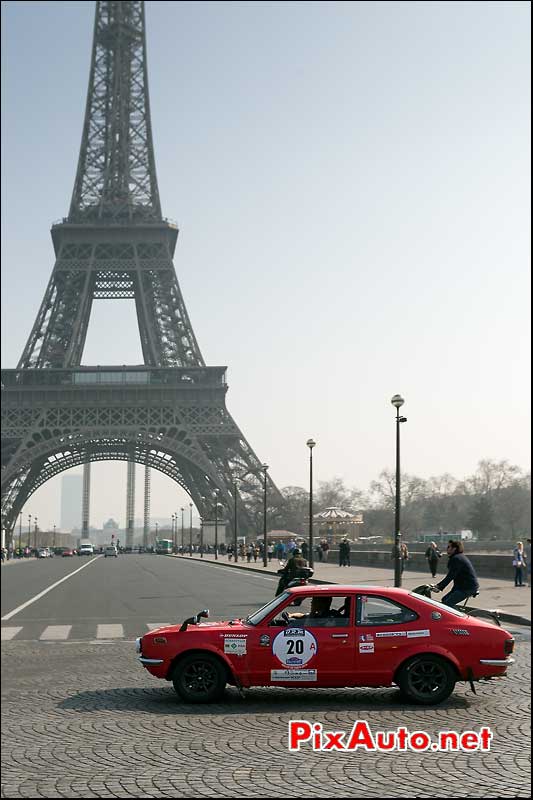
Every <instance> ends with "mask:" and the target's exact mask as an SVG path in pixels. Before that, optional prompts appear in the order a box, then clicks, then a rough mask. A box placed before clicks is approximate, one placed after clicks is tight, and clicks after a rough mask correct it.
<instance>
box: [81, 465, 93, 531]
mask: <svg viewBox="0 0 533 800" xmlns="http://www.w3.org/2000/svg"><path fill="white" fill-rule="evenodd" d="M90 506H91V462H90V461H88V462H87V463H86V464H84V465H83V491H82V512H81V536H82V538H83V539H88V538H89V511H90Z"/></svg>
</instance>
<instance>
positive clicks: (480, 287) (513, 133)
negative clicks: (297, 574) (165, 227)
mask: <svg viewBox="0 0 533 800" xmlns="http://www.w3.org/2000/svg"><path fill="white" fill-rule="evenodd" d="M94 5H95V4H94V3H93V2H3V3H2V134H3V136H2V199H3V203H2V288H3V294H2V366H3V367H5V368H7V367H15V366H16V363H17V361H18V359H19V357H20V355H21V352H22V349H23V347H24V345H25V342H26V339H27V337H28V335H29V332H30V329H31V326H32V325H33V322H34V320H35V317H36V314H37V310H38V308H39V305H40V303H41V300H42V297H43V294H44V291H45V288H46V284H47V282H48V280H49V277H50V274H51V271H52V268H53V264H54V254H53V248H52V242H51V238H50V226H51V223H52V222H53V221H55V220H57V219H59V218H60V217H63V216H65V215H66V214H67V213H68V208H69V203H70V197H71V193H72V188H73V183H74V176H75V171H76V165H77V159H78V152H79V145H80V141H81V132H82V124H83V115H84V110H85V101H86V92H87V82H88V77H89V65H90V53H91V45H92V31H93V23H94V10H95V9H94ZM146 19H147V54H148V74H149V89H150V102H151V111H152V124H153V134H154V144H155V154H156V165H157V174H158V180H159V189H160V195H161V202H162V206H163V213H164V215H165V216H168V217H169V218H171V219H175V220H177V222H178V224H179V227H180V236H179V239H178V245H177V249H176V259H175V266H176V270H177V274H178V280H179V282H180V285H181V289H182V292H183V295H184V298H185V302H186V305H187V309H188V312H189V315H190V318H191V321H192V325H193V327H194V331H195V333H196V337H197V339H198V343H199V345H200V348H201V350H202V353H203V356H204V358H205V360H206V362H207V363H208V364H209V365H219V364H222V365H228V383H229V391H228V396H227V405H228V408H229V410H230V412H231V414H232V415H233V417H234V419H235V421H236V422H237V424H238V425H239V427H240V428H241V430H242V431H243V433H244V435H245V436H246V438H247V439H248V441H249V443H250V445H251V446H252V448H253V449H254V450H255V452H256V453H257V455H258V457H259V458H260V459H261V460H262V461H266V462H267V463H268V464H269V465H270V468H271V475H272V477H273V479H274V481H275V482H276V483H277V485H278V486H279V487H283V486H287V485H300V486H306V485H307V480H308V478H307V476H308V449H307V447H306V444H305V443H306V441H307V439H308V438H309V437H310V436H312V437H314V438H315V440H316V442H317V446H316V449H315V451H314V456H315V459H314V464H315V475H316V479H317V480H318V481H320V480H329V479H331V478H333V477H335V476H339V477H342V478H343V479H344V480H345V481H346V482H347V484H348V485H350V486H357V487H358V488H360V489H367V488H368V486H369V484H370V481H372V480H373V479H374V478H376V477H377V475H378V473H379V472H380V470H381V469H383V468H384V467H391V468H392V467H393V466H394V442H395V439H394V413H395V412H394V409H393V407H392V406H391V404H390V398H391V397H392V395H393V394H395V393H396V392H400V393H402V394H403V395H404V397H405V399H406V403H405V406H404V408H403V409H402V411H403V413H404V414H405V416H407V418H408V422H407V424H406V425H403V426H402V462H403V463H402V467H403V469H404V470H406V471H407V472H410V473H415V474H418V475H420V476H421V477H425V478H427V477H429V476H431V475H438V474H441V473H443V472H450V473H452V474H453V475H454V476H455V477H457V478H462V477H464V476H465V475H468V474H471V473H472V472H473V471H474V470H475V468H476V464H477V462H478V461H479V459H481V458H494V459H508V460H509V461H510V462H512V463H515V464H518V465H520V466H522V467H523V468H524V469H527V468H528V465H529V452H530V450H529V441H530V400H529V398H530V372H529V363H530V353H529V342H530V305H529V293H530V289H529V261H530V214H531V209H530V178H529V176H530V169H531V167H530V156H529V153H530V100H529V98H530V91H531V87H530V69H531V64H530V4H529V3H527V2H508V1H506V2H490V3H487V2H472V3H470V2H460V3H459V2H443V3H441V2H435V3H434V2H391V3H389V2H381V3H380V2H353V3H351V2H339V3H336V2H326V3H322V2H295V3H292V2H261V3H250V2H238V3H232V2H215V3H211V2H194V3H193V2H190V3H181V2H169V1H168V0H165V2H147V3H146ZM110 331H112V332H113V336H110V335H109V334H110ZM140 362H141V350H140V344H139V337H138V332H137V328H136V322H135V316H134V308H133V301H131V303H130V302H129V301H115V302H112V301H100V302H97V303H95V305H94V311H93V315H92V319H91V326H90V328H89V336H88V341H87V346H86V350H85V353H84V357H83V363H86V364H94V363H100V364H106V363H120V364H123V363H140ZM125 483H126V466H125V464H120V465H112V464H104V465H94V466H93V496H92V505H91V522H93V523H94V524H100V523H101V521H102V520H103V519H107V518H108V517H109V516H114V517H115V518H117V520H119V521H123V517H124V515H125ZM59 485H60V478H59V477H58V478H55V479H53V480H52V481H50V482H49V483H48V484H46V485H45V486H44V487H42V488H41V489H39V490H38V492H36V494H35V495H34V496H33V497H31V498H30V500H29V501H28V503H27V506H26V508H25V509H24V513H25V514H26V513H28V512H29V513H34V514H38V516H39V519H40V520H41V521H42V522H43V524H52V523H54V522H57V520H58V515H59ZM122 487H124V491H122ZM138 488H139V492H138V495H139V503H138V506H137V509H138V510H137V515H138V516H140V511H141V505H140V497H141V470H138ZM184 500H185V497H184V495H183V493H182V492H181V490H179V489H176V486H175V485H174V484H172V483H171V482H170V481H169V480H168V479H167V478H165V477H164V476H157V478H154V489H153V493H152V509H153V513H154V516H163V515H165V514H170V513H171V511H173V510H175V509H176V508H178V507H179V506H180V505H182V504H183V502H184ZM186 501H187V502H188V498H186Z"/></svg>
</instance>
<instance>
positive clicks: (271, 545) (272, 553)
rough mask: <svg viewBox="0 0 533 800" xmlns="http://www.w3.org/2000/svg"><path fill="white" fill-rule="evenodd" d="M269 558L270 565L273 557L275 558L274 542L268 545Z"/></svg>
mask: <svg viewBox="0 0 533 800" xmlns="http://www.w3.org/2000/svg"><path fill="white" fill-rule="evenodd" d="M267 556H268V561H269V563H270V562H271V561H272V558H273V556H274V545H273V544H272V542H269V543H268V547H267Z"/></svg>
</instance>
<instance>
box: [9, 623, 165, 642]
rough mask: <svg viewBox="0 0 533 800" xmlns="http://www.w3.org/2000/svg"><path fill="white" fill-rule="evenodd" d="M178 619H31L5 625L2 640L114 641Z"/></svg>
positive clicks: (140, 633) (133, 637) (151, 629)
mask: <svg viewBox="0 0 533 800" xmlns="http://www.w3.org/2000/svg"><path fill="white" fill-rule="evenodd" d="M172 624H175V623H171V622H143V623H139V622H137V621H136V620H128V621H127V622H125V623H111V622H100V623H89V622H81V623H74V624H72V625H46V626H44V627H43V625H42V624H39V623H35V622H32V623H28V624H26V625H2V642H12V641H26V642H28V641H40V642H66V641H71V642H72V641H79V642H84V641H113V640H117V639H123V640H130V639H132V640H133V639H135V638H136V637H137V636H142V635H143V634H144V633H147V632H148V631H153V630H155V629H156V628H164V627H167V626H168V625H172Z"/></svg>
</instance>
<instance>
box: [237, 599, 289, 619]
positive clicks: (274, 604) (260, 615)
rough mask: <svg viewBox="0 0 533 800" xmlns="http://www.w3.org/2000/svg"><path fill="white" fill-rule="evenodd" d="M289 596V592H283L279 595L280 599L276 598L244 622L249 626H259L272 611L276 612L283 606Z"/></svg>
mask: <svg viewBox="0 0 533 800" xmlns="http://www.w3.org/2000/svg"><path fill="white" fill-rule="evenodd" d="M288 596H289V592H283V593H282V594H280V595H279V597H274V598H273V599H272V600H269V602H268V603H267V604H266V605H265V606H263V607H262V608H260V609H259V611H255V612H254V613H253V614H250V616H248V617H246V619H245V620H244V621H245V622H246V623H247V624H248V625H259V623H260V622H262V621H263V620H264V619H265V617H267V616H268V615H269V614H270V612H271V611H274V609H276V608H277V607H278V606H279V605H281V604H282V603H283V602H284V601H285V600H286V599H287V597H288Z"/></svg>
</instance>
